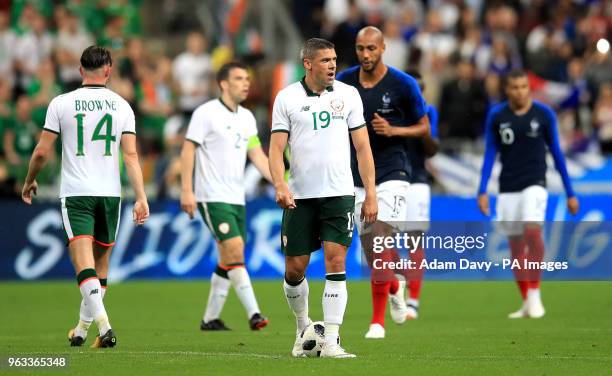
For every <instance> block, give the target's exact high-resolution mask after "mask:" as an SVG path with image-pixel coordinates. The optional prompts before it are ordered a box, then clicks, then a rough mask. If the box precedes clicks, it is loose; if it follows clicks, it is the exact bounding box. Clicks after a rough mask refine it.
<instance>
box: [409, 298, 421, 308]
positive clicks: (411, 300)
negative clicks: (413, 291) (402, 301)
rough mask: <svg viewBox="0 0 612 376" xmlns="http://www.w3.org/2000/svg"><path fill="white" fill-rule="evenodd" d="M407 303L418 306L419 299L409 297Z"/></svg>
mask: <svg viewBox="0 0 612 376" xmlns="http://www.w3.org/2000/svg"><path fill="white" fill-rule="evenodd" d="M407 303H408V305H411V306H413V307H416V308H419V299H413V298H409V299H408V302H407Z"/></svg>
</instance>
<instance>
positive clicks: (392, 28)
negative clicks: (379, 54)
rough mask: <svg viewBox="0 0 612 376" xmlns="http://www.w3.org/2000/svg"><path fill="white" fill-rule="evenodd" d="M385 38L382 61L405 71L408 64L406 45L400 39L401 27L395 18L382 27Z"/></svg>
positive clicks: (401, 38)
mask: <svg viewBox="0 0 612 376" xmlns="http://www.w3.org/2000/svg"><path fill="white" fill-rule="evenodd" d="M383 34H384V37H385V52H384V54H383V58H384V61H385V63H386V64H387V65H389V66H392V67H395V68H397V69H399V70H402V71H403V70H405V69H406V68H407V63H408V45H407V44H406V42H405V41H404V38H403V37H402V25H401V24H400V22H399V20H398V19H397V18H395V17H393V18H390V19H388V20H387V21H386V22H385V26H384V27H383Z"/></svg>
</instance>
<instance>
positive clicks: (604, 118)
mask: <svg viewBox="0 0 612 376" xmlns="http://www.w3.org/2000/svg"><path fill="white" fill-rule="evenodd" d="M593 120H594V123H595V127H596V128H597V138H598V140H599V145H600V147H601V151H602V152H603V153H605V154H607V155H611V154H612V83H609V82H608V83H605V84H603V85H601V87H600V89H599V98H598V99H597V103H596V104H595V110H594V112H593Z"/></svg>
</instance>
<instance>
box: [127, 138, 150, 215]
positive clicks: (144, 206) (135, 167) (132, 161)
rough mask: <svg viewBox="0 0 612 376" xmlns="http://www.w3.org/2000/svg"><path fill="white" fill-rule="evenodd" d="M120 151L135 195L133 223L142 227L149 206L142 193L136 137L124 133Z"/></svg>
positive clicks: (142, 186)
mask: <svg viewBox="0 0 612 376" xmlns="http://www.w3.org/2000/svg"><path fill="white" fill-rule="evenodd" d="M121 150H122V152H123V162H124V163H125V169H126V171H127V175H128V178H129V179H130V184H131V185H132V189H133V190H134V193H135V194H136V202H135V203H134V209H133V210H132V213H133V219H134V223H136V224H137V225H142V224H144V222H145V221H146V220H147V218H149V204H148V202H147V195H146V194H145V191H144V183H143V179H142V170H141V168H140V162H139V161H138V152H137V150H136V135H134V134H131V133H124V134H123V135H122V136H121Z"/></svg>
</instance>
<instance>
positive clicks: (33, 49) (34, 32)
mask: <svg viewBox="0 0 612 376" xmlns="http://www.w3.org/2000/svg"><path fill="white" fill-rule="evenodd" d="M53 44H54V40H53V36H52V35H51V33H50V32H49V31H48V30H47V21H46V20H45V18H44V17H43V16H42V15H40V14H38V13H36V14H34V16H33V18H32V29H31V30H30V31H28V32H27V33H25V34H24V35H22V36H20V37H19V38H17V42H16V44H15V51H14V53H15V59H16V67H17V72H18V74H20V75H21V80H20V82H19V85H21V88H22V89H23V90H26V89H27V87H28V86H29V85H30V82H31V81H32V78H33V77H34V75H35V74H36V71H37V70H38V66H39V65H40V63H41V62H42V61H44V60H46V59H48V58H50V57H51V53H52V52H53Z"/></svg>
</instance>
